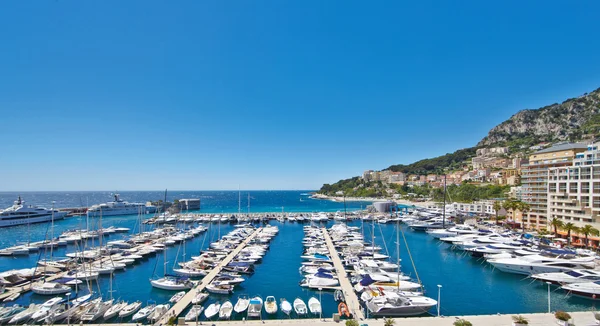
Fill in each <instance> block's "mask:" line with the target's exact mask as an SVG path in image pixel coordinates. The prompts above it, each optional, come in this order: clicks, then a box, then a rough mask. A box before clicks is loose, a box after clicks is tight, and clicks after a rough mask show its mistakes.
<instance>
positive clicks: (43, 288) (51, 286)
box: [31, 282, 71, 295]
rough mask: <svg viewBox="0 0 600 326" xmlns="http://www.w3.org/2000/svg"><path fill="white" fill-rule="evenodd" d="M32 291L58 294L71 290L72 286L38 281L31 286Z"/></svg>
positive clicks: (41, 293) (42, 293) (43, 293)
mask: <svg viewBox="0 0 600 326" xmlns="http://www.w3.org/2000/svg"><path fill="white" fill-rule="evenodd" d="M31 291H33V293H35V294H40V295H57V294H64V293H69V292H71V288H70V287H69V286H67V285H63V284H60V283H55V282H44V283H41V284H40V283H38V284H34V285H33V286H31Z"/></svg>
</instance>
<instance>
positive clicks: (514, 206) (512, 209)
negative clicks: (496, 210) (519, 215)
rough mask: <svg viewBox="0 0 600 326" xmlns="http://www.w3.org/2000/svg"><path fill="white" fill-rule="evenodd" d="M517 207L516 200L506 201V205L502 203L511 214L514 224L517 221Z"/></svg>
mask: <svg viewBox="0 0 600 326" xmlns="http://www.w3.org/2000/svg"><path fill="white" fill-rule="evenodd" d="M517 206H518V204H517V201H515V200H505V201H504V203H502V207H504V209H505V210H507V211H509V212H510V213H511V216H512V220H513V222H514V221H515V210H516V209H517Z"/></svg>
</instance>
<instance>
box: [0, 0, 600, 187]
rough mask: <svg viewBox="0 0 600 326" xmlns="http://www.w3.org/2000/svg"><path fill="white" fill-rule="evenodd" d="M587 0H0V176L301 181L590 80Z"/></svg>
mask: <svg viewBox="0 0 600 326" xmlns="http://www.w3.org/2000/svg"><path fill="white" fill-rule="evenodd" d="M598 12H600V2H598V1H575V2H574V1H481V0H477V1H435V2H430V1H407V2H400V1H375V2H372V1H371V2H368V1H346V0H344V1H334V0H331V1H317V0H308V1H291V0H290V1H280V0H273V1H260V0H259V1H246V0H241V1H148V0H145V1H65V0H57V1H16V0H15V1H1V2H0V122H1V127H0V153H1V154H0V191H2V190H4V191H10V190H146V189H165V188H169V189H180V190H192V189H194V190H195V189H198V190H203V189H237V188H238V185H239V186H240V187H241V188H242V189H317V188H319V187H320V186H321V184H323V183H331V182H335V181H337V180H339V179H341V178H346V177H351V176H355V175H359V174H361V173H362V171H363V170H366V169H383V168H386V167H388V166H389V165H392V164H398V163H411V162H413V161H415V160H418V159H422V158H427V157H433V156H437V155H441V154H444V153H447V152H452V151H454V150H456V149H458V148H464V147H469V146H473V145H475V144H476V143H477V142H478V141H479V140H480V139H481V138H482V137H484V136H485V135H486V133H487V131H488V130H489V129H490V128H492V127H493V126H495V125H496V124H498V123H500V122H502V121H503V120H505V119H507V118H509V117H510V116H511V115H512V114H514V113H516V112H517V111H518V110H521V109H525V108H530V109H531V108H538V107H541V106H544V105H547V104H551V103H555V102H561V101H562V100H564V99H566V98H570V97H574V96H578V95H581V94H582V93H584V92H589V91H591V90H594V89H596V88H598V87H600V64H599V62H598V59H599V58H600V41H599V34H598V32H599V31H600V28H599V23H598Z"/></svg>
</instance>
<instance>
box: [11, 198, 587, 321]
mask: <svg viewBox="0 0 600 326" xmlns="http://www.w3.org/2000/svg"><path fill="white" fill-rule="evenodd" d="M17 195H18V194H16V193H0V205H1V206H0V207H2V208H5V207H8V206H10V205H11V204H12V201H13V200H14V199H15V198H16V196H17ZM21 195H22V197H23V199H24V200H25V201H26V202H27V203H28V204H37V205H42V206H46V207H49V206H50V205H51V202H52V201H56V204H55V205H56V207H76V206H81V205H80V202H84V203H85V202H86V201H89V205H91V204H97V203H101V202H105V201H108V200H110V198H109V197H108V196H109V195H110V193H108V192H107V193H94V192H85V193H68V194H67V193H61V192H51V193H21ZM162 195H163V194H162V192H121V197H122V198H123V199H124V200H128V201H140V202H145V201H148V200H158V199H161V196H162ZM168 196H169V197H168V200H173V198H201V200H202V209H201V213H219V214H220V213H236V212H237V211H238V192H237V191H230V192H206V191H198V192H170V193H169V195H168ZM171 196H172V197H171ZM193 196H197V197H193ZM250 197H251V198H250V200H251V206H250V211H251V212H281V211H282V210H283V211H284V212H293V211H296V212H300V211H302V212H313V211H330V212H331V211H343V210H344V204H343V203H336V202H330V201H323V200H315V199H310V197H309V196H307V192H306V191H254V192H251V193H250ZM241 198H242V211H244V212H245V211H247V201H246V200H247V193H242V196H241ZM367 204H369V203H365V202H362V203H361V202H348V203H346V209H348V210H357V209H360V208H361V207H364V206H365V205H367ZM84 205H85V204H84ZM244 208H245V210H244ZM146 217H150V215H147V216H146ZM86 222H87V221H86V218H85V217H72V218H67V219H65V220H61V221H57V222H56V223H55V228H54V235H55V236H58V235H59V234H60V233H61V232H62V231H65V230H68V229H77V228H84V227H85V225H86ZM99 222H100V221H99V220H98V219H94V220H93V221H90V222H89V224H90V225H91V226H92V227H93V228H96V227H97V226H98V223H99ZM269 223H270V224H272V225H276V226H278V227H279V234H278V235H277V236H275V237H274V238H273V240H272V241H271V245H270V249H269V251H268V252H267V254H266V255H265V256H264V258H263V261H262V263H260V264H258V265H257V266H256V269H255V273H254V274H253V275H250V276H248V277H247V280H246V281H245V282H244V283H242V284H241V286H239V287H237V288H236V289H235V291H234V293H233V294H232V295H229V296H218V295H211V296H210V299H209V300H208V301H207V302H205V303H204V306H208V305H209V304H210V303H212V302H214V301H221V302H224V301H226V300H231V301H232V303H233V304H235V302H236V300H237V297H238V296H239V295H248V296H250V297H252V296H256V295H259V296H261V297H262V298H263V299H264V298H265V297H266V296H269V295H272V296H275V298H277V300H278V301H279V299H280V298H283V297H285V298H286V299H287V300H288V301H290V302H292V301H293V300H294V299H295V298H296V297H300V298H302V299H303V300H304V301H305V302H306V301H308V299H309V298H310V297H311V296H315V297H317V298H319V297H320V296H321V297H322V300H321V301H322V305H323V316H326V317H331V314H333V313H334V312H336V311H337V305H336V303H335V302H334V300H333V295H332V293H331V292H327V291H323V292H322V293H320V292H319V291H318V290H307V289H305V288H302V287H300V285H299V282H300V281H301V280H302V276H301V274H300V272H299V271H298V268H299V267H300V265H301V262H302V260H301V258H300V256H301V254H302V251H303V247H302V243H301V240H302V238H303V236H304V232H303V225H306V224H299V223H296V222H285V223H282V222H278V221H276V220H273V221H270V222H269ZM332 224H333V222H332V221H330V222H328V223H327V224H323V226H325V225H327V226H331V225H332ZM349 224H350V225H353V226H359V227H361V229H362V231H363V232H364V235H365V239H366V240H369V239H371V238H372V237H374V238H375V242H376V243H377V244H379V245H380V246H381V247H383V248H384V250H383V252H384V253H385V252H386V251H387V252H388V253H389V255H390V256H392V257H394V258H393V259H395V257H397V254H398V252H397V250H396V230H397V227H396V224H377V223H370V222H369V223H364V224H363V223H362V222H360V221H354V222H350V223H349ZM111 225H112V226H117V227H128V228H130V229H131V231H130V232H129V233H128V234H113V235H110V236H109V237H107V239H106V240H109V241H110V240H117V239H121V238H124V237H127V236H128V235H130V234H132V233H136V232H139V223H138V216H135V215H134V216H114V217H106V218H104V219H103V220H102V226H104V227H108V226H111ZM49 226H50V224H49V223H43V224H35V225H29V226H27V225H24V226H18V227H11V228H3V229H0V248H5V247H9V246H12V245H15V244H16V243H21V242H27V241H28V240H31V241H40V240H43V239H44V238H45V237H49V232H50V231H51V230H50V227H49ZM144 227H151V226H144ZM232 229H233V225H230V224H226V225H220V224H212V225H210V227H209V230H208V231H207V232H206V233H204V234H201V235H199V236H198V237H195V238H194V239H191V240H189V241H186V242H185V248H183V246H172V247H169V248H168V249H167V250H166V255H167V258H166V261H167V264H166V269H167V272H170V270H171V269H172V268H173V266H174V264H176V262H178V261H183V260H186V259H190V257H191V256H192V255H197V254H198V253H199V251H200V250H202V249H204V248H207V247H208V245H209V244H210V242H211V241H215V240H217V239H218V237H219V235H224V234H226V233H227V232H229V231H231V230H232ZM401 231H402V233H403V234H404V236H402V235H401V236H400V258H401V259H402V270H403V272H404V273H406V274H409V275H411V276H413V278H415V279H416V277H417V274H416V273H415V271H414V269H413V267H412V264H411V259H410V258H409V255H408V250H407V247H406V245H405V242H406V244H408V249H410V253H411V254H412V257H413V259H414V264H415V266H416V270H417V272H418V276H419V278H420V280H421V281H422V282H423V284H424V286H425V290H426V294H427V295H428V296H430V297H432V298H434V299H437V297H438V285H441V286H442V288H441V313H442V314H443V315H474V314H496V313H525V312H545V311H547V310H548V301H547V300H548V299H547V298H548V289H547V285H546V284H543V283H541V282H533V283H532V282H531V281H530V280H528V279H523V278H524V277H523V276H522V275H516V274H507V273H503V272H500V271H498V270H493V269H492V268H491V266H490V265H488V264H486V263H485V262H483V261H482V260H477V259H475V258H472V257H471V256H469V255H466V256H465V255H464V253H463V252H462V251H456V250H453V249H451V248H450V246H449V245H447V244H445V243H442V242H440V241H437V240H436V239H434V238H432V237H430V236H428V235H427V234H426V233H417V232H413V231H411V230H410V229H408V228H407V227H406V226H403V225H401ZM404 239H405V240H406V241H405V240H404ZM95 241H96V245H97V241H98V240H95ZM75 250H76V247H75V246H73V245H69V246H67V247H60V248H58V249H56V250H55V251H54V252H53V255H54V256H55V257H64V256H65V254H66V252H73V251H75ZM184 252H185V257H184ZM45 255H48V253H47V252H46V251H45V250H40V253H39V254H31V255H29V256H14V257H13V256H8V257H4V256H1V257H0V271H5V270H9V269H19V268H30V267H33V266H35V265H36V262H37V260H38V259H39V258H40V257H41V258H43V257H45ZM163 261H164V257H163V254H162V253H159V254H157V255H155V256H150V257H148V258H145V259H143V260H142V261H141V262H139V263H136V264H134V265H131V266H128V267H127V268H126V269H125V270H124V271H117V272H115V274H114V278H113V292H112V293H109V285H110V284H109V283H110V281H109V280H110V278H109V277H108V276H101V277H100V278H99V281H98V282H97V283H95V282H93V283H92V287H93V291H94V292H96V293H101V294H102V296H104V297H105V298H108V297H110V296H111V295H112V296H113V297H114V298H119V299H122V300H127V301H130V302H132V301H135V300H141V301H142V302H146V301H149V300H152V301H156V302H157V303H164V302H167V301H168V300H169V298H170V297H171V296H172V295H173V294H174V292H169V291H163V290H159V289H155V288H152V287H151V286H150V283H149V279H150V278H152V277H155V276H158V277H161V276H162V275H163V268H164V266H165V264H163ZM81 291H86V293H87V291H88V290H87V289H86V286H85V285H84V286H82V289H81ZM47 299H48V298H47V297H42V296H38V295H35V294H31V293H27V294H25V295H23V296H21V297H20V298H19V299H18V300H17V301H15V303H18V304H22V305H25V304H29V303H30V302H43V301H45V300H47ZM593 308H594V304H593V302H592V301H591V300H587V299H582V298H577V297H567V296H565V293H564V292H563V291H561V290H556V288H555V287H552V288H551V309H552V310H558V309H562V310H567V311H580V310H591V309H593ZM434 310H435V308H434V309H432V310H431V313H432V314H434V313H435V311H434ZM292 315H293V314H292ZM234 317H235V314H234ZM263 317H264V318H265V319H266V318H284V317H285V315H283V314H282V313H278V315H277V316H267V315H266V314H263ZM202 318H203V317H202ZM240 318H241V317H237V319H240Z"/></svg>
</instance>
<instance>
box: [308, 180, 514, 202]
mask: <svg viewBox="0 0 600 326" xmlns="http://www.w3.org/2000/svg"><path fill="white" fill-rule="evenodd" d="M388 190H389V191H388ZM509 190H510V186H498V185H482V186H480V185H476V184H470V183H466V182H465V183H463V184H461V185H449V186H448V187H447V191H446V200H447V201H448V202H463V203H468V202H471V201H475V200H482V199H497V198H505V197H506V193H507V192H508V191H509ZM318 192H319V193H321V194H324V195H329V196H340V195H345V196H347V197H384V196H389V195H390V194H400V195H402V196H403V197H421V198H423V197H425V198H431V199H433V200H435V201H443V200H444V189H443V188H434V187H432V186H430V185H429V184H424V185H422V186H418V185H414V186H409V185H399V184H383V183H382V182H380V181H377V182H373V181H364V180H363V179H362V178H360V177H354V178H351V179H345V180H340V181H338V182H336V183H334V184H325V185H323V187H321V189H320V190H319V191H318Z"/></svg>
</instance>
